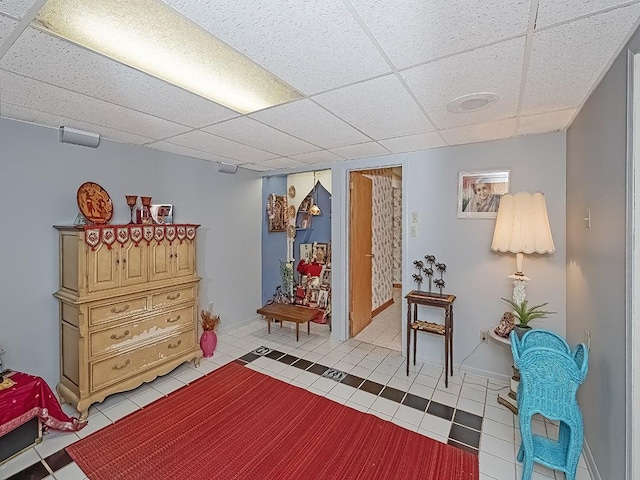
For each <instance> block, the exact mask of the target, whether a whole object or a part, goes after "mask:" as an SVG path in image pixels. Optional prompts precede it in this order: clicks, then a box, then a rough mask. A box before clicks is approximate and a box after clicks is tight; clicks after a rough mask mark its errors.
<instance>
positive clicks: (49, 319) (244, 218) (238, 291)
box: [0, 119, 262, 387]
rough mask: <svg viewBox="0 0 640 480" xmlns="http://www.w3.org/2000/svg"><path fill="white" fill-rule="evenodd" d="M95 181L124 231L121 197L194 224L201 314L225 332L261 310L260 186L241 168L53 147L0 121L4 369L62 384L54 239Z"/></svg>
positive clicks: (118, 148)
mask: <svg viewBox="0 0 640 480" xmlns="http://www.w3.org/2000/svg"><path fill="white" fill-rule="evenodd" d="M86 181H94V182H96V183H98V184H100V185H102V187H104V188H105V189H106V191H107V192H108V193H109V194H110V196H111V199H112V201H113V204H114V219H113V222H114V223H115V222H120V223H127V222H128V221H129V208H128V207H127V205H126V203H125V199H124V196H125V195H126V194H137V195H150V196H152V197H153V200H154V201H155V202H161V203H172V204H174V205H175V209H176V213H175V221H176V222H192V223H198V224H201V227H200V228H199V229H198V247H197V267H198V273H199V274H200V276H202V278H203V279H202V282H201V285H200V306H201V307H203V308H206V307H207V306H208V304H209V303H213V304H214V309H215V311H216V313H217V314H219V315H220V317H221V319H222V322H221V325H220V329H221V330H222V331H224V330H227V329H231V328H234V327H235V326H239V325H242V324H243V323H246V322H248V321H251V320H253V319H255V318H257V315H256V308H259V306H260V304H261V299H260V275H259V274H256V265H259V264H260V261H261V260H260V253H261V252H260V247H259V245H260V235H261V225H262V222H261V217H260V215H261V212H260V211H259V210H258V209H257V208H256V205H259V204H260V200H261V191H262V188H261V185H262V182H261V179H260V178H259V176H258V175H257V174H256V173H255V172H250V171H248V170H243V169H239V170H238V173H237V174H235V175H228V174H222V173H218V172H217V169H216V165H215V164H213V163H211V162H208V161H204V160H196V159H192V158H188V157H182V156H179V155H173V154H170V153H165V152H160V151H156V150H152V149H148V148H143V147H139V146H133V145H125V144H120V143H116V142H110V141H107V140H104V139H103V140H102V141H101V143H100V147H99V148H97V149H91V148H87V147H80V146H77V145H69V144H63V143H59V142H58V131H57V129H50V128H44V127H38V126H35V125H30V124H26V123H19V122H15V121H11V120H2V119H0V201H1V204H2V205H4V207H3V212H2V225H3V227H2V232H1V233H0V265H1V266H2V267H1V269H2V270H1V271H2V279H3V280H2V288H0V305H1V306H2V314H1V315H0V332H1V335H0V347H2V348H4V349H5V350H6V354H5V355H4V356H3V361H4V364H5V366H6V367H7V368H12V369H16V370H22V371H25V372H29V373H32V374H34V375H39V376H41V377H43V378H44V379H45V380H46V381H47V383H48V384H49V385H50V386H52V387H55V385H56V384H57V382H58V380H59V354H58V351H59V346H58V305H57V301H56V300H55V299H54V297H53V296H52V294H53V293H54V292H55V291H56V290H57V288H58V237H57V231H56V230H55V229H53V228H52V225H69V224H71V223H72V222H73V220H74V218H75V217H76V214H77V213H78V206H77V203H76V191H77V190H78V187H79V186H80V185H81V184H82V183H84V182H86Z"/></svg>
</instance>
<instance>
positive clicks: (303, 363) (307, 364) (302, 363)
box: [291, 358, 313, 370]
mask: <svg viewBox="0 0 640 480" xmlns="http://www.w3.org/2000/svg"><path fill="white" fill-rule="evenodd" d="M291 365H292V366H294V367H296V368H299V369H301V370H306V369H307V368H309V367H310V366H311V365H313V362H310V361H309V360H305V359H304V358H299V359H298V361H297V362H293V363H292V364H291Z"/></svg>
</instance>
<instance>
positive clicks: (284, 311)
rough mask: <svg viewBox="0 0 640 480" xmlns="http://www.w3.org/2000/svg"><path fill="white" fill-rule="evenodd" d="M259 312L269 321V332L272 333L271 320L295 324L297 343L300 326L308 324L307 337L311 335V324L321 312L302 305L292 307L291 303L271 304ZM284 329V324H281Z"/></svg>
mask: <svg viewBox="0 0 640 480" xmlns="http://www.w3.org/2000/svg"><path fill="white" fill-rule="evenodd" d="M257 312H258V313H259V314H260V315H264V317H266V319H267V332H268V333H271V320H280V321H281V322H295V324H296V342H297V341H298V338H299V333H298V332H299V330H300V324H301V323H306V324H307V335H309V334H310V333H311V327H310V326H309V322H310V321H311V320H313V319H314V318H316V317H317V316H318V314H319V313H321V312H322V311H321V310H318V309H317V308H310V307H302V306H300V305H291V304H289V303H270V304H267V305H265V306H264V307H262V308H259V309H258V310H257ZM280 327H282V324H280Z"/></svg>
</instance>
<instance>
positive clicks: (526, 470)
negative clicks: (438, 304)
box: [522, 458, 533, 480]
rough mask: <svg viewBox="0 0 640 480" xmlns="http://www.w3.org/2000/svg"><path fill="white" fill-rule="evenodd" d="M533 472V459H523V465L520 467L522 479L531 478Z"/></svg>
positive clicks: (529, 479) (527, 479) (528, 479)
mask: <svg viewBox="0 0 640 480" xmlns="http://www.w3.org/2000/svg"><path fill="white" fill-rule="evenodd" d="M532 474H533V459H532V458H531V459H526V458H525V460H524V465H523V468H522V480H531V475H532Z"/></svg>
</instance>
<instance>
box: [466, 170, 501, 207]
mask: <svg viewBox="0 0 640 480" xmlns="http://www.w3.org/2000/svg"><path fill="white" fill-rule="evenodd" d="M509 175H510V171H509V170H482V171H475V172H460V173H459V174H458V218H483V219H488V218H496V217H497V216H498V207H499V205H500V197H502V195H504V194H505V193H509Z"/></svg>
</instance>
